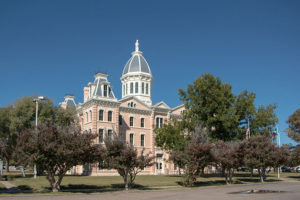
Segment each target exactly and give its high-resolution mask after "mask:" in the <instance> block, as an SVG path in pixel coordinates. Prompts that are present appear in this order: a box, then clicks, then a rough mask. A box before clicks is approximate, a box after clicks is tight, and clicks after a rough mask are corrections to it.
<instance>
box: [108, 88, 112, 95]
mask: <svg viewBox="0 0 300 200" xmlns="http://www.w3.org/2000/svg"><path fill="white" fill-rule="evenodd" d="M110 94H111V87H109V88H108V96H109V95H110Z"/></svg>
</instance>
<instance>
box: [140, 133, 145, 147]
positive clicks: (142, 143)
mask: <svg viewBox="0 0 300 200" xmlns="http://www.w3.org/2000/svg"><path fill="white" fill-rule="evenodd" d="M141 146H142V147H144V146H145V135H141Z"/></svg>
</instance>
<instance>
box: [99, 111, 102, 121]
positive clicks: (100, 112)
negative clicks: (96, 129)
mask: <svg viewBox="0 0 300 200" xmlns="http://www.w3.org/2000/svg"><path fill="white" fill-rule="evenodd" d="M99 120H100V121H103V110H99Z"/></svg>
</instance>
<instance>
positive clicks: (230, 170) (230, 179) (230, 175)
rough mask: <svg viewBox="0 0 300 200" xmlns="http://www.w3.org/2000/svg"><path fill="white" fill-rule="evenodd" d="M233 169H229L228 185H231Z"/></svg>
mask: <svg viewBox="0 0 300 200" xmlns="http://www.w3.org/2000/svg"><path fill="white" fill-rule="evenodd" d="M232 176H233V169H229V183H230V184H232Z"/></svg>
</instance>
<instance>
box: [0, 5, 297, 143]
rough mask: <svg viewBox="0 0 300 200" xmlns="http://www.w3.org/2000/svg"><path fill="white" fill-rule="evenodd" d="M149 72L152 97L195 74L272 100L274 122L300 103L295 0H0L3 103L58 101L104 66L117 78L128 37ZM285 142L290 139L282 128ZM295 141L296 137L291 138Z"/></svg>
mask: <svg viewBox="0 0 300 200" xmlns="http://www.w3.org/2000/svg"><path fill="white" fill-rule="evenodd" d="M136 39H139V41H140V49H141V51H143V52H144V56H145V58H146V59H147V61H148V63H149V64H150V68H151V70H152V73H153V76H154V85H153V102H154V103H156V102H158V101H161V100H163V101H165V102H166V103H167V104H168V105H169V106H171V107H173V106H176V105H178V104H181V102H180V100H179V98H178V89H179V88H184V89H185V88H186V86H187V84H189V83H192V82H193V81H194V80H195V79H196V78H197V77H199V76H200V75H201V74H202V73H205V72H206V73H212V74H213V75H215V76H218V77H220V78H221V79H222V81H224V82H229V83H230V84H231V85H232V86H233V91H234V93H235V94H238V93H239V92H241V91H242V90H244V89H247V90H249V91H252V92H255V93H256V95H257V98H256V101H255V104H256V105H259V104H265V105H266V104H269V103H278V108H277V110H276V113H277V115H278V117H279V129H280V130H283V129H285V128H287V125H286V123H285V121H286V120H287V118H288V116H289V115H290V114H292V113H293V112H294V111H295V110H296V109H297V108H299V107H300V105H299V104H300V101H299V99H300V92H299V91H300V84H299V75H300V1H297V0H296V1H286V0H282V1H278V0H257V1H254V0H251V1H240V0H236V1H230V0H226V1H224V0H219V1H212V0H207V1H200V0H197V1H191V0H189V1H187V0H182V1H175V0H170V1H167V0H166V1H161V0H157V1H143V0H139V1H130V0H127V1H123V0H120V1H113V0H110V1H96V0H88V1H86V0H82V1H75V0H72V1H65V0H59V1H53V0H51V1H40V0H36V1H32V0H27V1H24V0H20V1H15V0H0V91H1V96H0V97H1V98H0V106H4V105H7V104H10V103H12V102H13V101H14V100H16V99H18V98H20V97H22V96H25V95H27V96H28V95H46V96H49V97H50V98H52V99H53V100H54V101H55V103H56V104H58V103H59V102H61V101H63V96H64V95H65V94H66V93H73V94H74V95H75V96H76V102H82V99H83V87H84V86H86V85H87V83H88V82H90V81H92V80H93V75H94V73H95V72H96V71H98V70H103V71H106V72H107V73H108V74H109V80H110V81H111V83H112V85H113V86H114V93H115V95H116V96H117V97H118V98H120V96H121V83H120V77H121V73H122V70H123V67H124V65H125V63H126V61H127V60H128V59H129V58H130V53H131V52H132V51H133V50H134V43H135V40H136ZM282 142H283V143H290V142H291V140H290V139H288V138H287V136H286V135H285V134H283V135H282ZM294 144H295V143H294Z"/></svg>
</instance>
